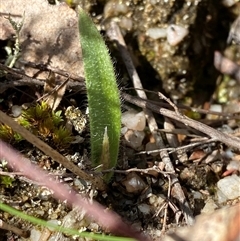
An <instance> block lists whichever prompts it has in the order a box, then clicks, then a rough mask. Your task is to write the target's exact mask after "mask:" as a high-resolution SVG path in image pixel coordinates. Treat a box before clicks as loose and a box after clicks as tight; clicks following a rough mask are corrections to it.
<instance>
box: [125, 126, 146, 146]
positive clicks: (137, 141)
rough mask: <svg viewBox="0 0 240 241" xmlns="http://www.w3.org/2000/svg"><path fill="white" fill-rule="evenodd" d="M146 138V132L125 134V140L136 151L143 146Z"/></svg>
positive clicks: (129, 131)
mask: <svg viewBox="0 0 240 241" xmlns="http://www.w3.org/2000/svg"><path fill="white" fill-rule="evenodd" d="M144 137H145V132H143V131H133V130H128V131H127V132H126V133H125V134H124V138H125V140H126V141H127V144H128V145H129V146H130V147H132V148H134V149H137V148H139V147H140V146H141V145H142V141H143V139H144Z"/></svg>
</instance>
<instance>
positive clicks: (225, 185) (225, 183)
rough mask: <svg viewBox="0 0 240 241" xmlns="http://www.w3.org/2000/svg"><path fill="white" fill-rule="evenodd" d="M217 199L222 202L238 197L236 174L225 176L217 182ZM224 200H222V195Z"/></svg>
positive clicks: (237, 177)
mask: <svg viewBox="0 0 240 241" xmlns="http://www.w3.org/2000/svg"><path fill="white" fill-rule="evenodd" d="M217 187H218V191H217V196H218V201H219V202H220V203H221V202H224V201H226V200H231V199H235V198H238V197H240V177H239V176H237V175H232V176H227V177H225V178H223V179H221V180H219V181H218V183H217ZM223 195H224V196H225V198H226V200H224V196H223Z"/></svg>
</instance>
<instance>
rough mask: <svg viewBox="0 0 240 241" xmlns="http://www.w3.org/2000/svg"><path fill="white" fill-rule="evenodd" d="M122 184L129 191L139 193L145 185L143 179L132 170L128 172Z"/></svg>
mask: <svg viewBox="0 0 240 241" xmlns="http://www.w3.org/2000/svg"><path fill="white" fill-rule="evenodd" d="M122 184H123V185H124V186H125V187H126V189H127V191H128V192H129V193H140V192H141V191H143V190H144V189H145V188H146V187H147V185H146V183H145V182H144V181H143V179H142V178H141V177H140V176H139V175H137V174H136V173H134V172H130V173H129V174H128V175H127V177H126V179H125V180H124V181H123V182H122Z"/></svg>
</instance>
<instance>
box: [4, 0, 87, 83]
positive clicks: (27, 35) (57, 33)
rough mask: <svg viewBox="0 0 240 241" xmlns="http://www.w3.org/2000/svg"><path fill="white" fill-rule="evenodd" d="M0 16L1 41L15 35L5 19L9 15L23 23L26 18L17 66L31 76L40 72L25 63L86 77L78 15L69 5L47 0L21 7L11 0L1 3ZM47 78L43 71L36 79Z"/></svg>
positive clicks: (24, 0)
mask: <svg viewBox="0 0 240 241" xmlns="http://www.w3.org/2000/svg"><path fill="white" fill-rule="evenodd" d="M0 13H1V14H0V25H1V31H0V39H2V40H5V39H8V38H11V36H12V35H13V34H14V33H15V32H14V30H13V28H12V26H11V24H10V23H9V21H8V20H7V19H6V17H7V16H9V14H10V16H11V18H12V19H13V20H14V21H16V22H19V23H20V22H21V21H22V20H23V19H22V18H23V15H25V17H24V22H23V27H22V29H21V32H20V45H21V56H20V58H19V60H18V61H17V63H16V64H15V66H16V67H19V68H24V70H25V72H26V74H28V75H29V76H31V77H32V76H33V75H35V74H37V71H38V70H36V69H34V68H30V67H27V66H26V65H25V64H24V63H25V62H28V61H30V62H33V63H36V64H39V63H43V64H48V66H50V67H53V68H57V69H60V70H64V71H66V72H68V73H70V74H71V75H74V76H78V77H82V78H83V65H82V62H81V49H80V42H79V37H78V18H77V13H76V12H75V11H74V10H73V9H71V8H69V7H68V5H67V4H65V3H61V4H59V5H50V4H49V3H48V1H46V0H35V1H34V2H33V1H32V0H22V1H21V4H19V3H18V4H16V1H14V0H8V1H1V4H0ZM47 75H48V73H47V72H44V73H40V74H39V75H37V77H39V78H40V77H41V78H47ZM62 81H63V80H62Z"/></svg>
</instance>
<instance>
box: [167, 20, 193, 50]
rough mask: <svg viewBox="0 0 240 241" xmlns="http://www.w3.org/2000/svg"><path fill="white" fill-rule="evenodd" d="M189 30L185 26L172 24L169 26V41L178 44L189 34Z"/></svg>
mask: <svg viewBox="0 0 240 241" xmlns="http://www.w3.org/2000/svg"><path fill="white" fill-rule="evenodd" d="M188 32H189V31H188V30H187V29H186V28H184V27H181V26H178V25H175V24H171V25H169V26H168V28H167V41H168V43H169V44H170V45H171V46H176V45H178V44H179V43H180V42H181V41H182V40H183V39H184V37H186V36H187V35H188Z"/></svg>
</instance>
